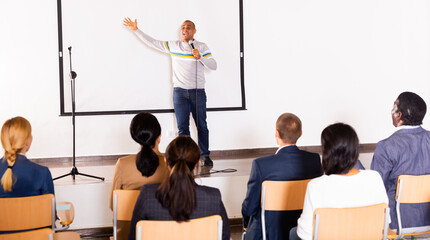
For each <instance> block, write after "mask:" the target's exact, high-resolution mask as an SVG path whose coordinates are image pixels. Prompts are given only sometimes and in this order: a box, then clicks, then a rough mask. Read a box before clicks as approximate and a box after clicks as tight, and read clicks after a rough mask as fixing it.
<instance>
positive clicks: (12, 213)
mask: <svg viewBox="0 0 430 240" xmlns="http://www.w3.org/2000/svg"><path fill="white" fill-rule="evenodd" d="M47 226H50V227H51V230H52V231H54V227H55V197H54V195H53V194H45V195H38V196H31V197H18V198H0V231H21V230H29V229H36V228H42V227H47Z"/></svg>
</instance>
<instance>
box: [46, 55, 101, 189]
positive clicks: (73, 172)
mask: <svg viewBox="0 0 430 240" xmlns="http://www.w3.org/2000/svg"><path fill="white" fill-rule="evenodd" d="M68 49H69V58H70V82H71V93H72V126H73V157H72V160H73V166H72V169H71V170H70V172H69V173H67V174H64V175H61V176H59V177H56V178H54V179H52V180H53V181H55V180H57V179H60V178H63V177H67V176H72V178H73V181H75V176H76V175H82V176H85V177H91V178H96V179H100V180H102V181H104V180H105V178H103V177H97V176H92V175H88V174H84V173H80V172H79V171H78V168H77V167H76V154H75V153H76V151H75V145H76V144H75V140H76V137H75V129H76V126H75V106H76V105H75V103H76V102H75V78H76V76H77V74H76V72H74V71H72V47H69V48H68Z"/></svg>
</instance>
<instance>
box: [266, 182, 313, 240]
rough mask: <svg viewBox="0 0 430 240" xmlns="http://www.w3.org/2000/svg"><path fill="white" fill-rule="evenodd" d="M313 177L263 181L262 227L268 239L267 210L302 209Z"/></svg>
mask: <svg viewBox="0 0 430 240" xmlns="http://www.w3.org/2000/svg"><path fill="white" fill-rule="evenodd" d="M310 180H312V179H305V180H296V181H263V183H262V184H261V189H262V191H261V229H262V231H263V234H262V235H263V239H266V216H265V212H266V211H291V210H302V209H303V203H304V201H305V194H306V188H307V186H308V182H309V181H310Z"/></svg>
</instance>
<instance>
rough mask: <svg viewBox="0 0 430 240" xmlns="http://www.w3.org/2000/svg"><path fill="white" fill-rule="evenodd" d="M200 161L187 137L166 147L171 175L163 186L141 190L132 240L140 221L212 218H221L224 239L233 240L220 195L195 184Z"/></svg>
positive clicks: (135, 211) (147, 186) (178, 220)
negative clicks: (195, 170)
mask: <svg viewBox="0 0 430 240" xmlns="http://www.w3.org/2000/svg"><path fill="white" fill-rule="evenodd" d="M199 159H200V150H199V147H198V146H197V144H196V143H195V142H194V141H193V140H192V139H191V138H190V137H188V136H179V137H177V138H175V139H174V140H173V141H172V142H171V143H170V144H169V145H168V146H167V149H166V153H165V161H166V164H167V166H168V168H169V170H170V175H169V176H168V177H167V178H165V179H164V181H163V182H162V183H161V184H151V185H144V186H143V187H142V190H141V192H140V194H139V197H138V199H137V202H136V205H135V207H134V211H133V217H132V220H131V228H130V235H129V239H135V237H136V233H135V232H136V223H137V222H138V221H140V220H175V221H177V222H184V221H187V220H189V219H194V218H201V217H206V216H211V215H220V216H221V217H222V221H223V229H222V230H223V233H222V239H223V240H228V239H230V228H229V223H228V218H227V213H226V211H225V208H224V204H223V202H222V200H221V193H220V191H219V190H218V189H216V188H212V187H206V186H200V185H197V184H196V183H195V182H194V175H193V170H194V169H195V168H196V167H197V166H198V162H199ZM166 231H168V229H166Z"/></svg>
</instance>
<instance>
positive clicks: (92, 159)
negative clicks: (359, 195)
mask: <svg viewBox="0 0 430 240" xmlns="http://www.w3.org/2000/svg"><path fill="white" fill-rule="evenodd" d="M375 147H376V144H375V143H367V144H360V153H372V152H373V151H374V150H375ZM299 148H300V149H302V150H305V151H309V152H315V153H319V154H321V152H322V151H321V146H299ZM277 149H278V148H276V147H273V148H252V149H232V150H214V151H211V158H212V159H214V160H217V159H231V160H234V159H243V158H258V157H261V156H267V155H271V154H275V152H276V150H277ZM126 155H127V154H120V155H100V156H79V157H76V163H77V165H79V164H85V166H94V165H96V166H103V165H115V163H116V161H117V160H118V158H120V157H124V156H126ZM30 160H31V161H33V162H36V163H38V164H41V165H44V166H49V167H68V166H71V163H72V157H56V158H31V159H30Z"/></svg>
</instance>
